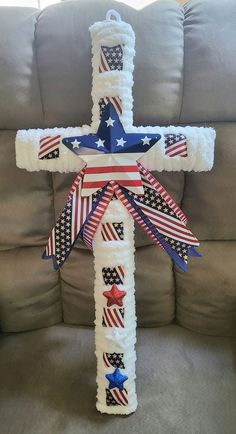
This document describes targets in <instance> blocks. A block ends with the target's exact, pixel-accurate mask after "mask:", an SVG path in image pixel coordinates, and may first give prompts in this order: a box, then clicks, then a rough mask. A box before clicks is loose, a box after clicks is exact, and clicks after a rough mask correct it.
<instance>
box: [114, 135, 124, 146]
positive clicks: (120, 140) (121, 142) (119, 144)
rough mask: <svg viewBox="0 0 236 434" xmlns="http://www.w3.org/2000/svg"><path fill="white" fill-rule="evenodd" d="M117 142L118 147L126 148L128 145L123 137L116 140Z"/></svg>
mask: <svg viewBox="0 0 236 434" xmlns="http://www.w3.org/2000/svg"><path fill="white" fill-rule="evenodd" d="M116 141H117V145H116V146H122V147H123V146H124V144H125V143H126V141H125V140H124V139H123V137H121V139H116Z"/></svg>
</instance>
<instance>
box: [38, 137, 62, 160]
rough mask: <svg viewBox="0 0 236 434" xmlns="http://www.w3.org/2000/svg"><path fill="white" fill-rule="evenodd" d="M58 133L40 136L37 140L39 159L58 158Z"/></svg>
mask: <svg viewBox="0 0 236 434" xmlns="http://www.w3.org/2000/svg"><path fill="white" fill-rule="evenodd" d="M60 142H61V138H60V135H58V136H47V137H42V138H41V139H40V141H39V153H38V158H39V159H40V160H51V159H54V158H59V156H60V155H59V145H60Z"/></svg>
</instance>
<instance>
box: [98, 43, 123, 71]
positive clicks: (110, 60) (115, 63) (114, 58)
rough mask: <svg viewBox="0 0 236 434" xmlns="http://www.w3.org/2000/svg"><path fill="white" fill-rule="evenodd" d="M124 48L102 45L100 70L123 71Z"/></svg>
mask: <svg viewBox="0 0 236 434" xmlns="http://www.w3.org/2000/svg"><path fill="white" fill-rule="evenodd" d="M122 69H123V49H122V46H121V45H120V44H119V45H115V46H113V47H106V46H103V45H102V46H101V52H100V65H99V72H107V71H117V70H118V71H122Z"/></svg>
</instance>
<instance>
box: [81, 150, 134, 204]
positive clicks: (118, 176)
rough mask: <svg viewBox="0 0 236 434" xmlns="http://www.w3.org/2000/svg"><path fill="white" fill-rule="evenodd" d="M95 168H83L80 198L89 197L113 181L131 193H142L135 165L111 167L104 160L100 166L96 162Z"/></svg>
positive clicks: (107, 161) (119, 156)
mask: <svg viewBox="0 0 236 434" xmlns="http://www.w3.org/2000/svg"><path fill="white" fill-rule="evenodd" d="M116 158H117V160H119V159H122V158H123V156H122V154H120V155H118V156H117V157H116ZM97 164H98V165H97V166H93V167H91V166H89V167H86V168H85V173H84V178H83V182H82V190H81V194H82V196H89V195H91V194H93V193H95V192H96V191H97V190H98V189H99V188H102V187H104V185H106V184H107V183H109V181H111V180H114V181H116V182H118V184H119V185H122V186H123V187H126V188H129V190H131V191H132V192H133V193H137V194H142V193H143V183H142V180H141V176H140V172H139V170H138V167H137V165H129V164H127V165H120V164H117V165H111V163H110V160H109V159H107V160H104V161H103V163H102V165H101V163H99V161H98V162H97Z"/></svg>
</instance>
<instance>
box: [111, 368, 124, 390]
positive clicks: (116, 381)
mask: <svg viewBox="0 0 236 434" xmlns="http://www.w3.org/2000/svg"><path fill="white" fill-rule="evenodd" d="M106 378H107V380H108V381H109V386H108V387H109V389H114V388H115V387H117V388H118V389H119V390H124V384H123V383H124V382H125V381H126V380H128V377H127V375H123V374H122V373H121V372H120V369H119V368H116V369H115V370H114V372H113V373H112V374H106Z"/></svg>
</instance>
